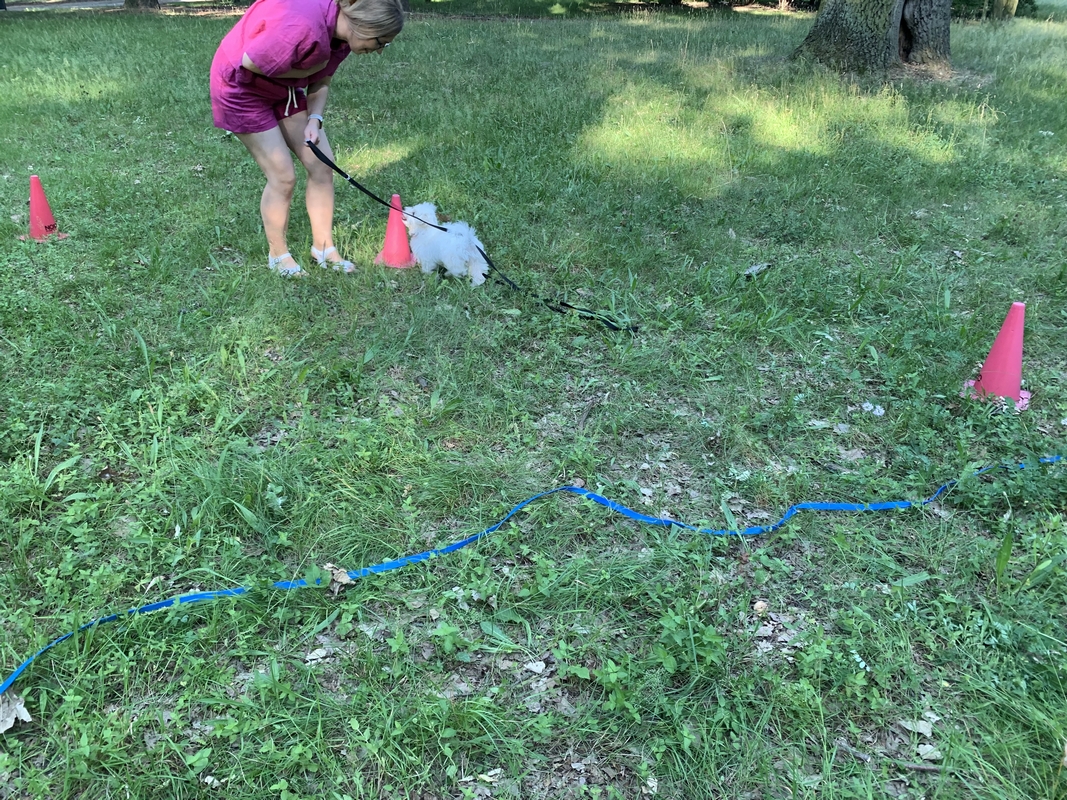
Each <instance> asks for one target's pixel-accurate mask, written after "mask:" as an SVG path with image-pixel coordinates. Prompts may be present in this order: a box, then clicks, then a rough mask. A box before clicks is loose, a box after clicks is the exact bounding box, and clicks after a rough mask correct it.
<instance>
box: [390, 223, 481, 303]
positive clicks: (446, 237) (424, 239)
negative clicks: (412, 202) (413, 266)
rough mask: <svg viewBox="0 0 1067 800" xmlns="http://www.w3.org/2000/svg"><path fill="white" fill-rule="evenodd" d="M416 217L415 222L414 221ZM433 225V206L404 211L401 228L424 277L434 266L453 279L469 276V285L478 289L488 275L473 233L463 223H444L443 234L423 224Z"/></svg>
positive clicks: (471, 229) (478, 244) (479, 245)
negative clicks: (406, 234) (439, 267)
mask: <svg viewBox="0 0 1067 800" xmlns="http://www.w3.org/2000/svg"><path fill="white" fill-rule="evenodd" d="M415 217H419V219H415ZM421 220H425V221H426V222H431V223H433V224H434V225H437V224H440V223H438V222H437V207H436V206H435V205H434V204H433V203H419V204H418V205H417V206H410V207H408V208H405V209H404V225H406V226H407V229H408V234H409V235H410V238H411V253H412V255H414V256H415V260H416V261H418V262H419V266H420V267H421V268H422V271H423V272H425V273H426V274H429V273H431V272H433V271H434V270H435V269H437V267H438V266H442V267H444V268H445V272H447V273H448V274H449V275H451V276H452V277H454V278H462V277H463V276H464V275H469V276H470V279H471V284H473V285H474V286H481V285H482V284H483V283H485V274H486V273H487V272H488V271H489V265H488V264H487V263H486V261H485V259H484V258H483V257H482V254H481V253H479V252H478V248H479V247H481V248H482V249H483V250H484V249H485V247H484V246H483V245H482V243H481V242H479V241H478V237H477V236H475V235H474V229H473V228H472V227H471V226H470V225H468V224H467V223H466V222H445V223H443V224H442V227H443V228H445V230H443V231H439V230H437V229H436V228H431V227H430V226H429V225H427V224H426V222H422V221H421Z"/></svg>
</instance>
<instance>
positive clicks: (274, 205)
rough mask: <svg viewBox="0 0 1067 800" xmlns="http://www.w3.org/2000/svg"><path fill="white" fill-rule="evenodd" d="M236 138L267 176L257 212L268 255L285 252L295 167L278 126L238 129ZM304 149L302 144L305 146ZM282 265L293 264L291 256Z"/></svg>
mask: <svg viewBox="0 0 1067 800" xmlns="http://www.w3.org/2000/svg"><path fill="white" fill-rule="evenodd" d="M237 138H238V139H240V140H241V143H242V144H243V145H244V146H245V147H247V148H248V152H249V153H251V154H252V158H254V159H255V161H256V163H257V164H258V165H259V168H260V169H261V170H263V174H264V175H265V176H266V178H267V185H266V186H265V187H263V197H262V198H261V199H260V202H259V212H260V214H261V215H262V217H263V230H264V232H265V233H266V234H267V246H268V247H269V248H270V255H271V257H272V258H277V257H278V256H280V255H282V254H283V253H287V252H289V245H288V244H287V239H286V232H287V230H288V228H289V206H290V205H291V204H292V201H293V190H294V189H295V188H296V170H295V169H294V168H293V158H292V156H291V155H290V153H289V147H288V145H287V143H286V140H285V136H284V135H283V134H282V129H281V128H279V127H274V128H271V129H270V130H269V131H263V132H262V133H239V134H237ZM305 149H306V148H305ZM279 266H280V267H281V268H282V269H286V268H292V267H295V266H296V262H295V261H293V260H292V259H286V260H285V261H284V262H282V263H281V264H280V265H279Z"/></svg>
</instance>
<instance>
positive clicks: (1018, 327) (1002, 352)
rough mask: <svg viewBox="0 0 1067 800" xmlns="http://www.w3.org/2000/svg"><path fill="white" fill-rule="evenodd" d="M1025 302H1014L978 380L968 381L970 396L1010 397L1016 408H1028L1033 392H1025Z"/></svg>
mask: <svg viewBox="0 0 1067 800" xmlns="http://www.w3.org/2000/svg"><path fill="white" fill-rule="evenodd" d="M1025 318H1026V304H1025V303H1012V304H1011V309H1009V311H1008V316H1007V317H1006V318H1005V319H1004V324H1003V325H1002V326H1001V327H1000V333H998V334H997V338H996V339H995V340H994V341H993V347H992V348H991V349H990V351H989V355H988V356H987V357H986V360H985V363H984V364H983V365H982V371H981V372H979V373H978V379H977V380H973V381H967V383H966V384H965V386H964V389H965V390H966V389H967V388H970V389H972V390H973V391H972V392H971V397H974V398H978V397H984V396H986V395H993V396H995V397H1007V398H1010V399H1011V400H1013V401H1014V402H1015V408H1016V409H1018V410H1019V411H1025V410H1026V408H1027V407H1028V406H1029V405H1030V393H1029V392H1027V391H1024V390H1023V389H1022V388H1021V387H1022V380H1023V324H1024V321H1025Z"/></svg>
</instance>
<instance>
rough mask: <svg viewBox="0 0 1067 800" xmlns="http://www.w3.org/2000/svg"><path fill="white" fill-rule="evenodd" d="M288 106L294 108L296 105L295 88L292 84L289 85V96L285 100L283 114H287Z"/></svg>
mask: <svg viewBox="0 0 1067 800" xmlns="http://www.w3.org/2000/svg"><path fill="white" fill-rule="evenodd" d="M289 106H293V108H294V110H295V109H296V107H297V102H296V89H294V88H293V87H292V86H290V87H289V98H288V99H287V100H286V101H285V114H284V115H283V116H286V117H288V116H289Z"/></svg>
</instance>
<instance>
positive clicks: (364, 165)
mask: <svg viewBox="0 0 1067 800" xmlns="http://www.w3.org/2000/svg"><path fill="white" fill-rule="evenodd" d="M418 149H419V146H418V145H417V144H415V143H413V142H412V143H407V144H405V143H402V142H389V143H388V144H386V145H382V146H381V147H369V146H364V147H361V148H359V150H357V151H355V152H354V153H351V154H349V155H346V156H343V157H342V158H341V159H340V160H339V161H338V166H340V167H341V168H342V169H343V170H345V171H346V172H349V171H352V170H358V171H361V172H368V171H370V170H381V169H385V168H387V167H389V166H392V165H393V164H398V163H400V162H402V161H404V160H405V159H407V158H410V157H411V155H412V153H414V152H415V151H417V150H418Z"/></svg>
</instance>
